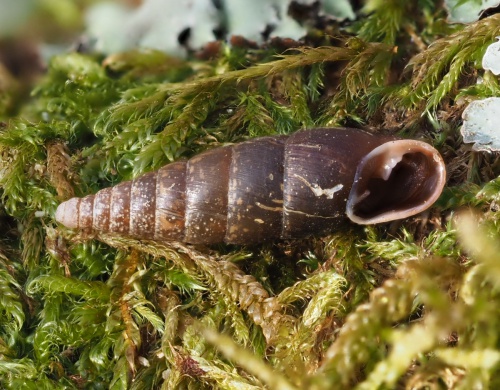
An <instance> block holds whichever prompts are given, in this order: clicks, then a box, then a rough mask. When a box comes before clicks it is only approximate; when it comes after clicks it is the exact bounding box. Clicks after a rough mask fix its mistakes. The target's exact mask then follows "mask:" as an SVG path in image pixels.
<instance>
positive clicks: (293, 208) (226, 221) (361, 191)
mask: <svg viewBox="0 0 500 390" xmlns="http://www.w3.org/2000/svg"><path fill="white" fill-rule="evenodd" d="M445 176H446V175H445V166H444V162H443V160H442V158H441V156H440V155H439V153H438V152H437V151H436V150H435V149H434V148H433V147H432V146H430V145H428V144H426V143H424V142H421V141H415V140H400V139H395V138H393V137H389V136H374V135H371V134H369V133H366V132H364V131H361V130H357V129H343V128H342V129H341V128H320V129H310V130H304V131H299V132H296V133H295V134H293V135H291V136H288V137H287V136H274V137H263V138H256V139H253V140H250V141H247V142H243V143H240V144H236V145H232V146H225V147H220V148H216V149H212V150H209V151H206V152H204V153H201V154H199V155H197V156H195V157H193V158H191V159H190V160H188V161H178V162H174V163H172V164H169V165H166V166H164V167H162V168H160V169H159V170H157V171H155V172H149V173H146V174H145V175H143V176H141V177H138V178H137V179H134V180H132V181H127V182H123V183H120V184H118V185H117V186H114V187H112V188H106V189H103V190H101V191H99V192H97V193H96V194H95V195H88V196H86V197H84V198H72V199H70V200H68V201H66V202H63V203H62V204H60V205H59V207H58V209H57V211H56V220H57V221H58V222H60V223H62V224H63V225H65V226H66V227H68V228H72V229H82V230H84V231H86V232H92V231H101V232H109V233H113V234H117V235H123V236H127V237H133V238H138V239H150V240H157V241H165V240H177V241H183V242H188V243H193V244H200V243H203V244H212V243H218V242H226V243H232V244H251V243H258V242H264V241H267V240H272V239H276V238H301V237H305V236H309V235H312V234H315V235H322V234H327V233H330V232H332V231H334V230H335V229H337V228H338V227H339V225H340V224H342V223H343V222H344V221H345V220H346V219H347V218H346V217H348V218H349V219H351V220H352V221H354V222H355V223H358V224H374V223H380V222H387V221H391V220H396V219H401V218H406V217H408V216H411V215H414V214H417V213H419V212H421V211H423V210H425V209H427V208H428V207H430V206H431V205H432V204H433V203H434V201H436V199H437V198H438V197H439V195H440V193H441V191H442V189H443V186H444V183H445Z"/></svg>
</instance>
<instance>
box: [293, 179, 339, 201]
mask: <svg viewBox="0 0 500 390" xmlns="http://www.w3.org/2000/svg"><path fill="white" fill-rule="evenodd" d="M295 176H296V177H297V178H298V179H300V180H301V181H302V182H304V184H305V185H306V186H307V187H309V188H310V189H311V191H312V192H313V194H314V195H315V196H317V197H320V196H323V195H324V196H326V199H333V195H334V194H335V193H336V192H339V191H340V190H341V189H342V188H344V186H343V185H342V184H337V185H335V186H333V187H332V188H321V187H320V186H319V185H318V184H316V183H312V184H311V183H309V182H308V181H307V180H306V179H304V178H303V177H302V176H299V175H295Z"/></svg>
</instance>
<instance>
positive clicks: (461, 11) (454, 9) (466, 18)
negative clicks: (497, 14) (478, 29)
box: [444, 0, 500, 23]
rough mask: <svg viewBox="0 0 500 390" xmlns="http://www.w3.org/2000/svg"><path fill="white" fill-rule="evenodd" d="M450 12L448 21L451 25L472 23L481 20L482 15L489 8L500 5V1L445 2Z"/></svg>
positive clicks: (453, 0) (449, 0) (457, 0)
mask: <svg viewBox="0 0 500 390" xmlns="http://www.w3.org/2000/svg"><path fill="white" fill-rule="evenodd" d="M444 4H445V7H446V9H447V10H448V21H449V22H451V23H472V22H475V21H476V20H478V19H479V17H480V16H481V14H482V13H483V12H484V11H486V10H487V9H488V8H493V7H496V6H498V5H499V4H500V1H499V0H478V1H463V0H445V2H444Z"/></svg>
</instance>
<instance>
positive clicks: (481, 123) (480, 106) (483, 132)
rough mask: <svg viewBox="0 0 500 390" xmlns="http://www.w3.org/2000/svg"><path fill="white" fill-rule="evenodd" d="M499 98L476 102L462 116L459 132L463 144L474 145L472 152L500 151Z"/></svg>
mask: <svg viewBox="0 0 500 390" xmlns="http://www.w3.org/2000/svg"><path fill="white" fill-rule="evenodd" d="M499 117H500V97H491V98H487V99H483V100H476V101H473V102H472V103H470V104H469V106H468V107H467V108H466V109H465V110H464V112H463V114H462V119H463V125H462V128H461V130H460V132H461V133H462V137H463V139H464V142H465V143H474V145H473V146H472V149H473V150H477V151H480V150H484V151H498V150H500V126H499V123H498V118H499Z"/></svg>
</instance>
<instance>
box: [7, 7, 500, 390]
mask: <svg viewBox="0 0 500 390" xmlns="http://www.w3.org/2000/svg"><path fill="white" fill-rule="evenodd" d="M364 11H365V12H366V15H365V14H362V13H360V17H359V19H358V20H357V21H356V22H355V23H352V24H349V25H348V26H338V25H336V23H335V22H331V25H330V26H328V27H327V29H325V31H332V30H331V29H336V31H342V35H341V36H337V37H336V38H330V37H329V36H328V34H326V33H325V34H323V35H322V34H321V33H320V32H319V30H316V31H315V33H314V34H313V33H311V35H310V36H309V37H307V38H306V40H305V41H304V42H306V43H304V45H303V46H300V47H295V46H294V47H292V48H290V49H288V50H286V51H285V52H279V53H278V54H277V48H276V46H273V45H266V46H262V47H258V48H256V47H251V46H245V45H244V44H242V45H240V46H237V47H236V46H234V47H231V46H224V45H223V44H220V45H219V46H218V47H219V49H220V50H218V51H217V52H216V54H215V55H214V56H212V58H211V59H209V60H196V59H193V58H192V59H189V60H178V59H174V58H171V57H168V56H166V55H165V54H163V53H159V52H154V51H147V50H137V51H133V52H128V53H120V54H113V55H111V56H109V57H107V58H102V57H100V56H98V55H84V54H78V53H68V54H64V55H60V56H57V57H54V58H53V59H52V61H51V63H50V65H49V67H48V70H47V73H46V74H45V76H44V78H43V79H42V80H40V81H39V82H38V84H37V85H36V87H35V88H34V90H33V96H32V99H31V100H30V101H26V102H24V104H22V105H21V106H19V107H17V109H18V112H19V115H17V116H15V117H9V116H8V115H10V113H12V112H16V111H15V110H12V107H11V106H10V104H11V102H12V101H14V100H13V99H11V98H9V94H11V93H14V92H13V91H10V90H9V89H5V90H1V93H0V95H1V97H2V98H1V99H0V104H3V106H2V107H1V108H0V115H3V116H2V120H3V122H2V124H1V126H2V127H1V131H0V195H1V203H0V230H1V231H2V232H4V235H2V237H0V387H2V388H6V389H13V388H28V389H29V388H35V387H36V388H50V389H55V388H100V387H102V388H113V389H122V388H132V389H144V388H217V389H219V388H222V389H234V388H248V389H252V388H269V389H300V388H303V389H318V390H321V389H348V388H360V389H375V388H404V387H407V388H426V387H432V388H437V387H439V388H441V387H444V388H464V389H465V388H471V387H473V386H474V387H481V388H483V387H484V388H495V387H497V386H498V384H499V383H500V376H499V375H498V362H499V352H498V345H499V337H500V334H499V329H500V327H499V321H500V315H499V311H498V307H500V294H499V291H500V290H499V272H500V271H499V269H498V261H497V260H498V253H500V252H499V250H498V248H497V241H498V239H499V234H500V231H499V228H498V227H499V223H498V216H497V212H496V211H497V209H498V199H499V183H498V178H497V176H498V174H499V166H498V161H497V157H496V156H492V155H486V154H480V153H473V152H471V150H470V147H469V146H467V145H464V144H463V143H462V142H461V138H460V134H459V125H460V114H461V110H462V109H463V104H461V102H463V101H464V100H467V99H475V98H484V97H488V96H494V95H495V94H497V93H498V85H497V84H498V82H497V79H496V78H495V77H493V76H492V75H491V74H489V73H486V74H484V71H483V70H482V69H481V68H480V66H479V64H480V61H479V60H480V59H481V56H482V54H483V53H484V50H485V49H486V47H487V45H488V44H490V43H492V42H494V41H495V37H496V36H497V35H499V34H500V32H499V31H498V26H499V25H500V24H499V18H500V16H499V15H498V14H493V15H491V16H488V17H485V18H483V19H481V20H479V21H477V22H475V23H473V24H470V25H468V26H448V25H445V24H444V23H442V22H441V23H440V22H439V21H437V20H436V17H435V16H438V17H439V16H442V15H443V12H444V11H443V10H442V9H441V8H439V7H438V6H436V5H435V4H434V3H431V2H426V1H419V2H415V3H412V4H410V3H409V2H406V1H391V2H389V3H385V2H378V1H369V2H368V3H367V7H366V9H365V10H364ZM386 11H387V12H386ZM437 19H439V18H437ZM332 26H333V27H332ZM329 29H330V30H329ZM417 38H418V39H417ZM479 76H481V77H483V80H485V82H484V83H483V84H477V83H476V80H477V77H479ZM11 97H12V98H13V97H14V96H11ZM353 123H357V124H358V125H359V126H365V127H369V128H371V129H372V130H373V131H374V132H377V131H380V132H384V133H391V134H399V135H401V134H403V135H409V134H411V135H413V136H414V137H418V138H424V139H426V140H427V141H428V142H431V143H433V144H434V145H435V147H437V148H438V149H439V150H440V151H441V152H442V154H443V156H444V158H445V160H446V162H447V168H448V178H449V179H448V187H447V188H446V189H445V191H444V192H443V194H442V196H441V198H440V199H439V201H438V202H437V203H436V205H435V206H434V207H433V208H432V209H431V210H430V211H429V212H428V213H426V214H425V215H421V216H419V217H414V218H411V219H408V220H404V221H400V222H397V223H393V224H390V225H382V226H372V227H366V228H361V227H346V228H345V229H343V230H340V231H338V232H332V234H331V235H330V236H328V237H319V238H311V239H305V240H297V241H289V242H279V241H276V242H273V243H270V244H269V243H268V244H265V245H257V246H248V247H236V246H224V245H219V246H214V247H212V248H206V247H192V246H189V245H183V244H181V243H163V244H159V243H155V242H148V241H136V240H130V239H125V238H121V237H116V236H110V235H106V234H102V235H100V236H95V237H94V236H92V237H89V236H88V235H79V234H74V233H72V232H69V231H66V230H64V229H63V228H62V227H60V226H57V225H56V223H55V221H54V212H55V208H56V206H57V204H59V203H60V202H61V201H62V200H64V199H67V198H69V197H71V196H73V195H77V196H80V195H84V194H88V193H93V192H95V191H97V190H98V189H100V188H103V187H107V186H110V185H112V184H115V183H118V182H121V181H123V180H127V179H130V178H132V177H136V176H137V175H139V174H141V173H143V172H146V171H149V170H152V169H155V168H157V167H159V166H161V165H163V164H165V163H167V162H169V161H173V160H177V159H180V158H186V157H190V156H192V155H194V154H196V153H199V152H200V151H202V150H205V149H208V148H213V147H216V146H219V145H222V144H226V143H231V142H238V141H242V140H245V139H248V138H250V137H257V136H261V135H269V134H277V133H279V134H288V133H291V132H293V131H295V130H297V129H300V128H304V127H312V126H316V125H324V124H337V125H349V126H352V125H353ZM460 208H475V209H476V214H475V216H473V217H470V216H464V215H462V216H461V217H458V218H457V217H456V214H457V210H459V209H460Z"/></svg>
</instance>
